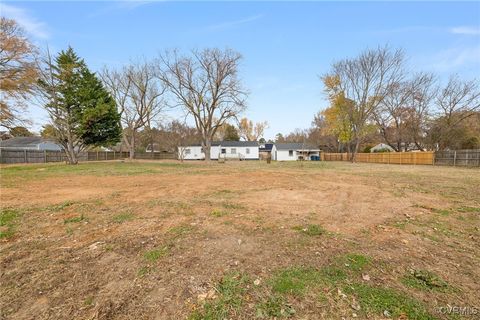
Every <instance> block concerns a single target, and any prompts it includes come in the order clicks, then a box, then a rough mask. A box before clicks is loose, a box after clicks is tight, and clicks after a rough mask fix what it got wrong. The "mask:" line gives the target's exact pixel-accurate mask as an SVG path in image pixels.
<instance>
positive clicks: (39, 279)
mask: <svg viewBox="0 0 480 320" xmlns="http://www.w3.org/2000/svg"><path fill="white" fill-rule="evenodd" d="M479 186H480V170H478V169H461V168H449V167H431V166H396V165H376V164H350V163H340V162H338V163H336V162H328V163H321V162H317V163H304V164H303V165H302V164H301V163H273V164H271V165H267V164H266V163H264V162H228V163H225V164H220V163H212V164H204V163H197V162H195V163H192V162H188V163H184V164H181V163H176V162H156V163H153V162H151V163H148V162H143V163H140V162H134V163H127V162H126V163H120V162H112V163H88V164H80V165H78V166H74V167H69V166H65V165H58V164H57V165H38V166H14V167H2V168H1V205H2V208H1V216H0V232H1V233H0V267H1V269H0V290H1V294H0V319H34V318H35V319H77V318H78V319H97V318H98V319H185V318H189V319H255V318H260V319H262V318H263V319H273V318H277V319H278V318H293V319H321V318H323V319H342V318H345V319H351V318H359V319H364V318H367V317H368V318H369V319H383V318H385V319H386V318H394V319H399V318H400V319H436V318H439V319H447V318H452V319H462V318H465V317H467V318H478V316H479V314H478V313H477V314H476V315H475V310H477V312H480V311H478V308H479V307H480V305H479V301H480V282H479V280H478V279H480V268H479V267H478V266H479V265H480V248H479V241H480V232H479V228H480V192H479ZM447 305H449V306H459V307H470V309H468V308H467V309H464V310H466V312H465V313H470V315H458V314H448V311H449V309H448V308H444V307H447ZM474 308H477V309H474Z"/></svg>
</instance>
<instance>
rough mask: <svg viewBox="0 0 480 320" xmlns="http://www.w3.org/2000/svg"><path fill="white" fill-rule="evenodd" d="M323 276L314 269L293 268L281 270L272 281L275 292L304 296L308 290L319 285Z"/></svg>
mask: <svg viewBox="0 0 480 320" xmlns="http://www.w3.org/2000/svg"><path fill="white" fill-rule="evenodd" d="M322 280H323V274H322V273H321V272H319V271H317V270H316V269H313V268H305V267H292V268H287V269H283V270H280V271H279V272H277V273H276V274H275V275H274V276H273V278H272V279H271V282H270V283H271V286H272V289H273V291H274V292H276V293H281V294H291V295H294V296H302V295H303V294H304V293H305V292H306V290H307V288H309V287H312V286H316V285H318V284H319V283H320V282H321V281H322Z"/></svg>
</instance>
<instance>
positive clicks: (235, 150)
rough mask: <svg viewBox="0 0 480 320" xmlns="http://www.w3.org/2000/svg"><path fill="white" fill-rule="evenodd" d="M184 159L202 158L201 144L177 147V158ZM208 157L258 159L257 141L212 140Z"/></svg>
mask: <svg viewBox="0 0 480 320" xmlns="http://www.w3.org/2000/svg"><path fill="white" fill-rule="evenodd" d="M182 155H183V159H184V160H203V159H205V154H204V153H203V150H202V146H201V145H200V144H197V145H189V146H185V147H178V158H179V159H180V158H182ZM210 158H211V159H212V160H218V159H219V158H222V159H239V160H258V159H259V146H258V142H257V141H216V142H212V146H211V147H210Z"/></svg>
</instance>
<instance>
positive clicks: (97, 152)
mask: <svg viewBox="0 0 480 320" xmlns="http://www.w3.org/2000/svg"><path fill="white" fill-rule="evenodd" d="M97 161H98V151H97Z"/></svg>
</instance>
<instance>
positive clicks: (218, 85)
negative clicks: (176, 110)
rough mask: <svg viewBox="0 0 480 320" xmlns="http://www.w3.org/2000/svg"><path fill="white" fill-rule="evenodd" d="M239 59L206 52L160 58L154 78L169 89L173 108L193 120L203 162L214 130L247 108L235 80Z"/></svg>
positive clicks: (233, 54) (235, 55)
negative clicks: (197, 133)
mask: <svg viewBox="0 0 480 320" xmlns="http://www.w3.org/2000/svg"><path fill="white" fill-rule="evenodd" d="M240 59H241V55H240V54H239V53H237V52H234V51H232V50H224V51H222V50H219V49H205V50H202V51H192V54H191V55H189V56H181V55H179V54H178V52H177V51H173V52H170V53H168V52H167V53H165V54H164V55H161V56H160V58H159V63H158V68H157V74H158V77H159V79H161V80H162V81H163V83H164V84H165V85H166V86H167V88H168V89H169V92H170V93H171V95H172V97H173V99H172V100H173V101H174V104H173V105H174V106H179V107H181V108H182V109H183V110H184V111H185V114H186V115H187V116H192V117H193V120H194V122H195V127H196V128H197V130H198V132H199V134H200V135H201V139H202V141H201V142H202V147H203V150H204V153H205V160H206V161H209V160H210V147H211V143H212V141H213V137H214V135H215V132H216V131H217V129H218V128H219V127H220V126H221V125H223V124H224V123H225V122H226V121H228V120H229V119H231V118H235V117H236V116H238V115H239V114H240V113H241V112H243V111H244V110H245V108H246V105H245V100H246V96H247V92H246V91H245V89H244V88H243V86H242V84H241V81H240V79H239V77H238V65H239V62H240Z"/></svg>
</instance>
